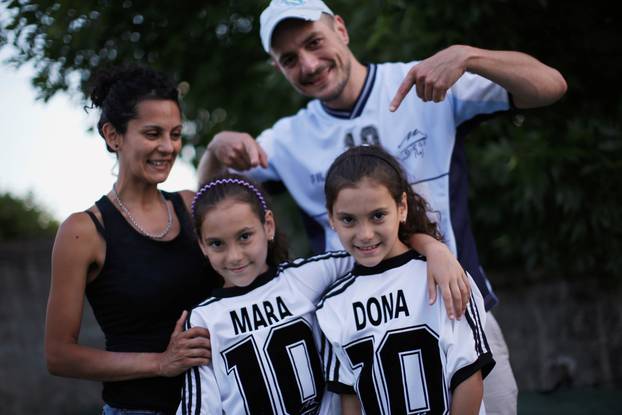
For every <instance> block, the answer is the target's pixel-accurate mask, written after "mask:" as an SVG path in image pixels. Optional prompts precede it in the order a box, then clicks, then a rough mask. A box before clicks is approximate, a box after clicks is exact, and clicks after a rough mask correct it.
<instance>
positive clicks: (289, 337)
mask: <svg viewBox="0 0 622 415" xmlns="http://www.w3.org/2000/svg"><path fill="white" fill-rule="evenodd" d="M353 265H354V260H353V259H352V257H351V256H350V255H348V254H347V252H344V251H340V252H329V253H326V254H323V255H318V256H315V257H312V258H309V259H304V260H303V259H300V260H296V261H292V262H287V263H283V264H281V265H279V266H278V267H277V268H272V269H270V270H269V271H268V272H266V273H264V274H262V275H260V276H259V277H257V279H256V280H255V281H253V283H251V284H250V285H249V286H247V287H232V288H222V289H218V290H215V291H214V292H213V297H211V298H208V299H207V300H206V301H204V302H203V303H202V304H200V305H199V306H197V307H196V308H194V309H193V310H192V312H191V314H190V316H189V318H188V322H187V327H197V326H200V327H206V328H208V329H209V331H210V333H211V343H212V362H211V363H210V364H209V365H205V366H200V367H195V368H192V369H190V370H189V371H187V372H186V375H185V381H184V387H183V392H182V402H181V404H180V406H179V408H178V411H177V413H178V414H218V415H221V414H223V413H225V414H236V415H237V414H245V413H246V414H263V413H270V414H330V413H334V412H333V410H332V409H331V404H332V401H333V400H332V399H331V397H330V394H329V393H326V391H325V375H324V373H323V368H322V363H321V356H320V349H321V348H320V347H319V346H320V345H321V341H320V337H321V334H320V331H319V327H318V325H317V321H316V319H315V314H314V312H315V307H316V304H317V302H318V300H319V299H320V297H321V296H322V294H323V293H324V292H325V291H326V289H327V287H328V286H329V285H330V284H331V283H333V282H334V281H335V280H336V279H337V278H338V277H340V276H343V275H345V274H347V273H348V272H349V271H350V270H351V269H352V267H353Z"/></svg>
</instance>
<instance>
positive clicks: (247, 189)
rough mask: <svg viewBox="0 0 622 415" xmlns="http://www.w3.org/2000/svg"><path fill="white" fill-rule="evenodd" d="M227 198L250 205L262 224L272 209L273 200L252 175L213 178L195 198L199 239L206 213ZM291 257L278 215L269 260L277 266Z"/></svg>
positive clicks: (270, 245) (269, 248) (193, 212)
mask: <svg viewBox="0 0 622 415" xmlns="http://www.w3.org/2000/svg"><path fill="white" fill-rule="evenodd" d="M226 199H233V200H236V201H238V202H242V203H246V204H248V205H249V206H250V207H251V209H252V211H253V213H255V215H257V218H259V220H260V221H261V223H265V221H266V217H265V213H266V211H267V210H272V208H271V207H270V201H269V200H268V198H267V197H266V193H265V192H264V191H263V189H262V188H261V186H260V185H259V184H257V183H255V182H254V181H252V180H250V179H249V178H247V177H244V176H240V175H238V174H225V175H222V176H217V177H213V178H211V179H210V180H209V181H208V182H207V183H205V184H203V185H202V186H201V187H200V188H199V191H198V192H197V193H196V195H195V196H194V200H193V201H192V220H193V222H194V230H195V232H196V234H197V236H198V238H199V239H200V238H201V226H202V225H203V220H204V219H205V215H206V214H207V213H208V212H209V211H210V210H211V209H214V208H215V207H216V205H217V204H218V203H220V202H222V201H223V200H226ZM273 218H274V215H273ZM288 259H289V253H288V250H287V243H286V241H285V237H284V236H283V235H282V234H281V233H280V232H279V228H278V226H277V223H276V218H274V239H273V240H272V241H270V242H268V258H267V259H266V262H267V263H268V265H269V266H277V265H278V264H280V263H281V262H283V261H286V260H288Z"/></svg>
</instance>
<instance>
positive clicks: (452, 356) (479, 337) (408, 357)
mask: <svg viewBox="0 0 622 415" xmlns="http://www.w3.org/2000/svg"><path fill="white" fill-rule="evenodd" d="M426 270H427V266H426V262H425V259H424V258H423V257H421V256H420V255H419V254H417V253H415V252H413V251H408V252H406V253H404V254H402V255H398V256H396V257H393V258H390V259H387V260H384V261H382V262H381V263H380V264H378V265H376V266H374V267H371V268H367V267H362V266H360V265H356V266H355V267H354V269H353V270H352V273H351V274H350V275H348V276H346V277H344V278H342V279H340V280H339V281H337V282H336V283H334V284H333V286H332V287H331V288H330V289H329V290H328V291H327V293H326V294H325V295H324V296H323V298H322V300H321V301H320V302H319V304H318V309H317V311H316V315H317V318H318V322H319V324H320V327H321V329H322V331H323V332H324V335H325V336H326V338H327V344H328V347H330V348H331V349H332V353H333V355H334V357H335V358H332V359H331V358H329V359H326V360H325V362H324V363H325V371H326V373H327V377H328V389H329V390H332V391H334V392H339V393H353V392H356V394H357V395H358V397H359V399H360V400H361V403H362V407H363V409H364V411H365V413H366V414H415V413H417V414H418V413H426V414H427V413H429V414H448V413H449V410H450V408H451V392H452V391H453V390H454V389H455V388H456V386H457V385H459V384H460V383H461V382H462V381H464V380H465V379H467V378H469V377H470V376H471V375H473V374H474V373H476V372H477V371H478V370H481V371H482V375H483V376H485V375H487V374H488V372H490V370H491V369H492V367H493V366H494V360H493V358H492V354H491V351H490V348H489V347H488V343H487V341H486V336H485V334H484V331H483V327H484V319H485V318H486V312H485V311H484V304H483V300H482V296H481V294H480V292H479V290H478V289H477V287H476V285H475V282H474V281H473V280H472V279H471V278H470V277H469V280H470V281H471V291H472V295H471V299H470V302H469V305H468V308H467V311H466V313H465V315H464V316H463V317H462V318H461V319H460V320H455V321H452V320H449V318H448V316H447V313H446V311H445V306H444V303H443V301H442V297H441V295H440V292H439V293H438V296H437V298H438V299H437V301H436V302H435V303H434V304H432V305H430V304H429V302H428V294H427V279H426ZM480 413H482V412H480Z"/></svg>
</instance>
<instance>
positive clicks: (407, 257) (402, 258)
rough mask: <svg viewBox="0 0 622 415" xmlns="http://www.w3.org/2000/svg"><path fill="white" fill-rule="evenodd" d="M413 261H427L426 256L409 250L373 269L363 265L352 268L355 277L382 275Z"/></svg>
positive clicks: (381, 262)
mask: <svg viewBox="0 0 622 415" xmlns="http://www.w3.org/2000/svg"><path fill="white" fill-rule="evenodd" d="M413 259H419V260H423V261H425V257H424V256H422V255H421V254H419V253H418V252H416V251H413V250H410V249H409V250H408V251H406V252H404V253H403V254H400V255H397V256H394V257H392V258H389V259H385V260H383V261H380V263H379V264H377V265H374V266H373V267H364V266H363V265H360V264H356V265H355V266H354V268H352V274H353V275H375V274H382V273H383V272H385V271H388V270H390V269H393V268H399V267H401V266H402V265H404V264H406V263H407V262H409V261H411V260H413Z"/></svg>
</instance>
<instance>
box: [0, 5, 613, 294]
mask: <svg viewBox="0 0 622 415" xmlns="http://www.w3.org/2000/svg"><path fill="white" fill-rule="evenodd" d="M265 4H266V3H265V2H263V1H262V2H258V1H239V0H238V1H236V0H229V1H218V0H214V1H210V2H184V1H177V2H158V3H154V2H152V1H145V0H125V1H112V0H80V1H76V0H65V1H29V0H19V1H18V0H13V1H8V2H6V4H5V6H6V9H7V11H8V13H7V15H6V16H4V17H3V19H2V20H1V21H2V23H0V47H2V46H3V45H6V44H12V45H13V46H15V47H16V48H17V52H16V53H15V54H14V55H13V56H12V57H11V61H12V62H13V63H14V64H15V65H18V66H19V65H21V64H24V63H26V62H31V63H34V65H35V68H36V76H34V77H33V79H32V82H33V85H34V86H35V88H36V89H37V91H38V93H39V95H40V97H41V98H42V99H43V100H48V99H49V98H50V97H52V96H54V94H57V93H59V92H68V93H70V94H74V95H81V96H85V94H86V93H87V91H88V89H89V88H88V82H89V79H90V77H91V75H92V74H93V73H94V71H95V70H96V69H97V68H99V67H105V66H111V65H118V64H124V63H130V62H139V63H142V64H148V65H150V66H152V67H154V68H157V69H160V70H163V71H166V72H168V73H170V74H171V75H173V76H174V77H175V78H176V79H177V80H178V81H179V83H180V89H181V90H182V92H183V93H184V97H183V101H184V111H185V116H186V125H185V138H184V140H185V141H184V143H185V145H186V146H190V147H191V148H193V149H194V150H195V151H194V153H193V154H194V155H195V156H194V160H193V161H194V162H195V163H196V161H197V160H198V157H199V156H200V155H201V153H202V151H203V150H204V148H205V146H206V144H207V143H208V142H209V140H210V138H211V137H213V135H214V134H215V133H217V132H218V131H221V130H223V129H235V130H240V131H248V132H249V133H251V134H253V135H256V134H258V133H259V132H260V131H261V130H262V129H264V128H266V127H268V126H270V125H272V123H274V121H275V120H276V119H277V118H278V117H280V116H283V115H287V114H291V113H293V112H294V111H295V110H296V109H297V108H298V107H300V106H301V105H303V104H304V102H305V99H304V98H302V97H300V96H298V95H297V94H296V93H295V92H294V91H293V90H292V88H290V87H289V85H288V84H287V83H286V81H285V80H284V79H283V78H282V76H280V75H279V74H278V73H277V72H276V71H275V70H274V69H273V68H272V67H271V65H270V62H269V59H268V57H267V56H266V55H265V53H264V52H263V50H262V49H261V46H260V42H259V37H258V30H259V27H258V26H259V25H258V21H259V19H258V16H259V13H260V11H261V10H262V9H263V7H265ZM330 6H331V8H332V9H333V11H335V12H336V13H338V14H340V15H341V16H342V17H344V19H345V21H346V24H347V26H348V29H349V31H350V37H351V40H352V43H351V47H352V49H353V51H354V52H355V54H356V55H357V56H358V57H359V59H360V60H361V61H364V62H382V61H407V60H417V59H423V58H425V57H427V56H429V55H431V54H433V53H434V52H435V51H437V50H440V49H442V48H444V47H446V46H448V45H450V44H454V43H464V44H470V45H473V46H478V47H483V48H489V49H511V50H520V51H524V52H527V53H529V54H532V55H534V56H536V57H537V58H539V59H540V60H542V61H543V62H545V63H547V64H549V65H551V66H553V67H555V68H557V69H559V70H560V71H561V72H562V74H563V75H564V76H565V77H566V80H567V81H568V85H569V91H568V93H567V95H566V96H565V97H564V98H563V99H562V100H561V101H560V102H558V103H556V104H555V105H553V106H551V107H547V108H543V109H537V110H530V111H523V112H521V113H517V114H514V115H512V116H507V117H501V118H498V119H495V120H493V121H490V122H487V123H486V124H485V125H484V126H481V127H479V128H478V129H477V130H476V131H474V132H473V133H471V135H470V136H469V138H468V141H469V145H467V146H466V147H467V152H468V156H469V163H470V174H471V175H470V182H471V196H470V197H471V215H472V221H473V229H474V231H475V234H476V238H477V241H478V246H479V249H480V254H481V256H482V261H483V263H484V264H486V266H487V268H489V269H499V270H503V269H512V270H517V271H522V272H524V271H527V272H526V273H524V275H523V278H526V279H534V280H539V279H544V278H579V277H585V276H586V275H589V276H590V277H591V278H595V279H606V280H607V281H609V282H619V280H620V272H619V271H618V270H619V269H620V268H621V267H622V255H620V254H622V225H621V223H622V214H621V213H620V206H619V205H620V204H619V200H620V194H621V193H622V137H621V126H620V119H621V115H622V101H621V94H620V87H619V80H618V77H619V74H620V73H622V50H621V47H620V44H621V43H622V42H621V40H622V35H621V34H622V32H620V30H619V28H618V27H617V26H618V25H617V22H619V18H618V17H616V15H615V13H613V12H612V10H611V5H610V3H609V2H604V1H598V0H595V1H591V2H589V4H587V3H585V2H564V1H554V0H524V1H520V2H518V1H510V0H487V1H484V2H474V1H466V0H452V1H449V0H435V1H431V0H419V1H416V2H415V1H405V0H403V1H400V0H384V1H381V0H369V1H366V2H360V1H355V0H335V1H332V2H330ZM85 103H86V102H85ZM87 104H88V103H87ZM191 154H192V152H191ZM277 197H278V199H279V206H280V209H281V211H282V213H279V212H277V214H278V216H279V217H281V218H284V219H286V220H285V221H284V222H285V223H284V225H285V226H286V227H287V228H289V229H293V230H294V231H293V232H292V231H290V232H289V234H290V236H291V239H293V243H294V251H295V252H296V253H304V251H305V250H306V247H305V242H304V238H302V237H301V236H300V235H301V231H300V227H299V222H296V219H295V218H294V216H292V215H286V214H284V213H288V212H291V211H294V210H295V208H294V206H293V204H292V202H291V199H288V198H287V197H285V196H277ZM292 218H294V219H292ZM292 221H293V222H292ZM44 222H45V221H44ZM292 234H293V235H292Z"/></svg>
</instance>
